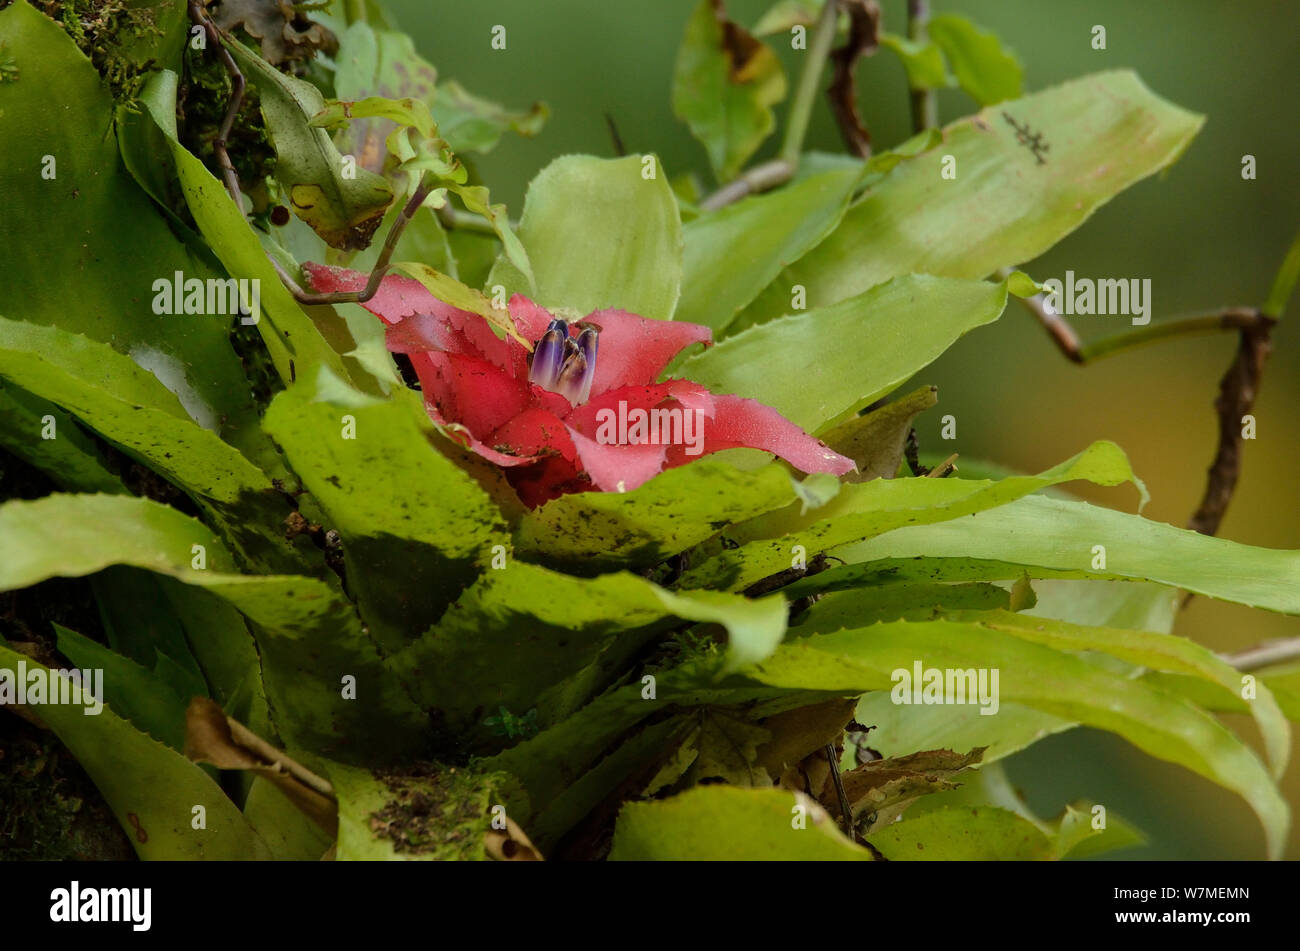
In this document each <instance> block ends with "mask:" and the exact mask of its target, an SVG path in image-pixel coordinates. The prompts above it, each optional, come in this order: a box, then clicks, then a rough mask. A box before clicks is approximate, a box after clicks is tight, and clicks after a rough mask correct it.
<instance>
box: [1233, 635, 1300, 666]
mask: <svg viewBox="0 0 1300 951" xmlns="http://www.w3.org/2000/svg"><path fill="white" fill-rule="evenodd" d="M1219 657H1220V658H1222V659H1223V660H1224V661H1226V662H1227V663H1229V664H1231V665H1232V666H1233V667H1236V668H1237V669H1238V670H1240V671H1243V672H1244V671H1250V670H1259V669H1260V668H1262V667H1272V666H1273V665H1274V664H1282V663H1285V662H1287V661H1289V660H1297V659H1300V637H1286V638H1282V639H1280V640H1275V641H1265V642H1264V643H1262V644H1256V645H1255V646H1254V647H1247V648H1246V649H1245V650H1240V651H1236V652H1235V653H1232V654H1220V655H1219Z"/></svg>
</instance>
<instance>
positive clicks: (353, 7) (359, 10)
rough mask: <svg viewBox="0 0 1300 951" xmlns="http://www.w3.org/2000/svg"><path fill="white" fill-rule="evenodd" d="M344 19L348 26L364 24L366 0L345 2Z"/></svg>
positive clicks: (348, 0)
mask: <svg viewBox="0 0 1300 951" xmlns="http://www.w3.org/2000/svg"><path fill="white" fill-rule="evenodd" d="M343 16H344V19H346V20H347V21H348V23H349V24H353V23H365V22H366V0H347V2H346V3H345V4H344V7H343Z"/></svg>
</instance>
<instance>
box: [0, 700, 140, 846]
mask: <svg viewBox="0 0 1300 951" xmlns="http://www.w3.org/2000/svg"><path fill="white" fill-rule="evenodd" d="M0 803H3V804H4V808H3V809H0V861H18V860H33V859H34V860H39V861H57V860H64V859H73V860H77V861H87V860H98V861H124V860H127V859H131V858H134V857H135V853H134V852H133V851H132V849H131V844H130V842H129V840H128V839H127V837H126V834H125V833H124V832H123V831H122V827H121V826H120V825H119V824H118V822H117V820H116V819H115V818H114V816H113V814H112V813H111V812H110V811H109V809H108V806H107V805H105V804H104V801H103V799H102V798H101V797H100V795H99V792H98V790H96V789H95V786H94V784H93V783H92V782H91V780H90V777H88V776H87V775H86V773H85V772H84V771H83V770H82V769H81V767H80V766H78V765H77V762H76V760H74V759H73V757H72V754H71V753H69V752H68V750H67V749H66V748H65V747H64V746H63V744H62V743H60V742H59V741H58V739H57V738H56V737H55V736H54V734H52V733H47V732H44V731H42V730H39V729H37V728H36V727H34V726H32V725H31V724H29V723H26V722H25V721H23V720H21V719H19V718H18V717H17V716H14V715H11V714H9V713H3V714H0Z"/></svg>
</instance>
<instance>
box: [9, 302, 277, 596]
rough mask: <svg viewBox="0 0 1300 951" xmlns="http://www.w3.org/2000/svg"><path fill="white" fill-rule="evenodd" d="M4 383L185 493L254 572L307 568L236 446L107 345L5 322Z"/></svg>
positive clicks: (265, 486) (264, 481)
mask: <svg viewBox="0 0 1300 951" xmlns="http://www.w3.org/2000/svg"><path fill="white" fill-rule="evenodd" d="M0 378H3V379H6V380H9V381H10V382H12V383H14V384H17V385H18V386H21V387H24V388H25V389H27V390H30V391H31V392H33V393H36V394H38V395H39V396H41V397H43V398H45V399H48V400H52V401H53V402H55V403H57V404H59V405H60V406H61V407H63V408H64V409H65V410H67V411H68V412H70V413H72V414H73V415H75V416H76V417H77V418H78V419H79V420H80V421H81V422H82V423H84V424H85V425H86V426H88V427H90V428H91V429H93V430H95V431H96V432H98V433H99V434H100V435H101V436H103V437H104V438H105V439H106V440H108V441H109V442H111V443H113V444H114V445H116V446H118V447H120V448H121V449H123V450H124V451H125V452H126V453H127V454H128V455H130V456H131V457H133V458H135V459H138V460H140V461H141V462H144V463H146V464H147V465H148V466H149V467H150V468H151V469H153V470H154V471H155V472H157V473H158V474H160V475H162V476H163V477H164V478H166V479H169V480H170V481H172V482H174V483H175V484H176V485H178V486H180V487H181V488H183V489H185V490H186V491H187V492H189V493H190V495H192V496H193V497H194V498H195V499H196V501H198V502H199V503H200V506H201V507H202V508H204V510H205V512H207V513H208V514H210V515H211V516H212V517H213V519H214V521H216V522H218V523H219V524H220V526H221V528H222V530H223V533H224V534H225V535H226V537H227V540H228V541H229V542H230V543H231V544H233V545H235V546H236V547H237V548H238V549H239V551H240V553H241V555H242V556H243V557H244V558H246V559H247V560H248V561H249V562H250V563H252V564H255V565H260V566H263V567H266V568H268V569H278V570H286V569H287V570H293V569H294V568H296V567H297V566H298V565H299V564H300V563H301V562H300V561H299V560H298V558H297V556H296V555H295V554H294V552H293V550H292V548H291V546H289V545H288V544H287V543H286V541H285V539H284V538H283V536H282V535H281V534H280V531H279V529H278V527H277V524H276V523H277V522H279V521H280V519H281V518H282V517H283V515H282V513H283V511H284V504H283V501H282V500H281V499H280V498H279V497H278V496H277V495H276V494H275V491H274V489H273V487H272V483H271V480H270V479H269V478H268V477H267V476H266V474H265V473H263V472H262V471H261V470H259V469H258V468H257V467H256V466H254V465H253V464H252V463H251V462H249V461H248V460H247V459H246V458H245V457H244V456H243V455H242V454H241V453H240V452H239V451H238V450H236V449H235V448H234V447H233V446H230V445H228V444H227V443H225V442H223V441H222V440H221V439H220V438H219V437H218V436H216V435H215V434H214V433H212V432H209V431H208V430H206V429H204V428H202V427H201V426H199V425H198V424H197V423H195V422H194V421H193V420H191V419H190V418H189V417H188V416H187V414H186V410H185V409H184V408H183V407H182V405H181V403H180V402H179V401H178V400H177V398H176V397H174V396H173V395H172V394H171V392H170V391H169V390H168V389H167V388H166V387H165V386H163V385H162V384H161V383H159V382H158V380H157V379H156V378H155V377H154V376H153V375H152V374H150V373H148V372H147V371H145V370H143V369H141V368H140V367H139V366H137V365H136V364H135V363H134V362H133V361H132V360H131V359H130V358H129V357H125V356H122V355H121V354H119V353H118V352H117V351H115V350H113V349H112V348H111V347H109V346H108V345H107V344H102V343H98V342H96V341H93V340H88V339H87V338H85V337H81V336H78V335H76V334H70V333H67V332H66V331H63V330H60V329H58V328H56V327H40V326H37V325H34V324H25V323H20V322H17V321H11V320H5V319H4V318H2V317H0Z"/></svg>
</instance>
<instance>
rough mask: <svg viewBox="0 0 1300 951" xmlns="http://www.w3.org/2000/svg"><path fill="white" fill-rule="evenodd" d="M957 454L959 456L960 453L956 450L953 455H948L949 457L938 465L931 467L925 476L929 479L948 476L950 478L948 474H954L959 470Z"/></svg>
mask: <svg viewBox="0 0 1300 951" xmlns="http://www.w3.org/2000/svg"><path fill="white" fill-rule="evenodd" d="M957 456H958V453H955V452H954V453H953V454H952V455H951V456H949V457H948V458H947V459H945V460H944V461H943V462H941V463H939V464H938V465H937V466H935V467H934V468H933V469H931V470H930V471H929V472H927V473H926V474H925V477H926V478H927V479H946V478H948V476H950V475H952V474H953V473H954V472H956V471H957Z"/></svg>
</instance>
